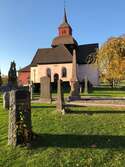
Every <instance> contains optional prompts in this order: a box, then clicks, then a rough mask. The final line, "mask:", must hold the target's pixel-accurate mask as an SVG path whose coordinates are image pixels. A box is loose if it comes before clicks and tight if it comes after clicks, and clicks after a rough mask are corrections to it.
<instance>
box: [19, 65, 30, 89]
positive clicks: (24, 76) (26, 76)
mask: <svg viewBox="0 0 125 167" xmlns="http://www.w3.org/2000/svg"><path fill="white" fill-rule="evenodd" d="M29 80H30V65H28V66H26V67H24V68H22V69H20V70H19V71H18V82H19V84H20V85H23V86H27V85H28V83H29Z"/></svg>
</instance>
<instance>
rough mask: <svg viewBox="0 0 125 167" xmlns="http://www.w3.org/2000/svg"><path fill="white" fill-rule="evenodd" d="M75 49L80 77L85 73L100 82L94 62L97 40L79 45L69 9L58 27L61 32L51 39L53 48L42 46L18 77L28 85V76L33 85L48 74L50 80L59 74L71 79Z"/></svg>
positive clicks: (92, 82)
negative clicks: (69, 17) (71, 23)
mask: <svg viewBox="0 0 125 167" xmlns="http://www.w3.org/2000/svg"><path fill="white" fill-rule="evenodd" d="M74 49H75V50H76V58H77V77H78V81H79V82H82V81H83V80H84V78H85V76H87V77H88V80H89V82H90V83H91V84H92V85H93V86H97V85H98V84H99V72H98V69H97V66H96V65H95V55H96V51H97V49H98V43H93V44H83V45H79V44H78V42H77V41H76V40H75V38H74V37H73V35H72V27H71V26H70V24H69V22H68V19H67V14H66V10H65V9H64V18H63V21H62V23H61V24H60V26H59V27H58V35H57V37H55V38H54V39H53V40H52V43H51V47H50V48H39V49H38V50H37V51H36V54H35V56H34V57H33V60H32V62H31V64H30V65H28V66H26V67H24V68H23V69H21V70H19V71H18V80H19V82H20V83H21V84H22V85H27V84H28V82H29V80H30V81H32V82H33V84H34V85H40V78H41V77H43V76H49V77H50V78H51V83H54V82H56V81H57V79H58V78H60V79H61V80H62V81H63V82H64V83H69V82H70V80H71V76H72V60H73V50H74Z"/></svg>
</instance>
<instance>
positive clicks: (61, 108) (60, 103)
mask: <svg viewBox="0 0 125 167" xmlns="http://www.w3.org/2000/svg"><path fill="white" fill-rule="evenodd" d="M56 110H57V111H58V112H62V113H64V112H65V104H64V94H63V90H62V80H61V79H59V80H58V88H57V101H56Z"/></svg>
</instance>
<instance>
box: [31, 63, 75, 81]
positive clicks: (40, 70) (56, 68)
mask: <svg viewBox="0 0 125 167" xmlns="http://www.w3.org/2000/svg"><path fill="white" fill-rule="evenodd" d="M63 67H65V68H66V69H67V77H61V71H62V68H63ZM47 68H50V69H51V82H53V81H54V74H56V73H57V74H58V75H59V78H60V79H62V80H63V81H69V80H70V79H71V75H72V63H66V64H45V65H37V67H31V80H32V81H33V82H34V83H40V78H41V77H43V76H46V71H47ZM34 70H36V77H35V80H34Z"/></svg>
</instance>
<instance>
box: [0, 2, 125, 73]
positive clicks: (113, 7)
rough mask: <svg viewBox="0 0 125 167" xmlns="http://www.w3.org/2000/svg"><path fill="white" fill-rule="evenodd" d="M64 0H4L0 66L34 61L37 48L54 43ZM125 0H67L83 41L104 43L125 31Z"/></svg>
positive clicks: (0, 8) (0, 11) (76, 34)
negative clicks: (13, 62) (12, 62)
mask: <svg viewBox="0 0 125 167" xmlns="http://www.w3.org/2000/svg"><path fill="white" fill-rule="evenodd" d="M63 7H64V1H63V0H0V69H1V71H2V73H4V74H7V72H8V69H9V65H10V62H11V61H13V60H15V62H16V64H17V69H19V67H23V66H25V65H28V64H30V62H31V61H32V58H33V56H34V55H35V52H36V50H37V48H45V47H50V46H51V42H52V39H53V38H54V37H55V36H56V35H57V28H58V26H59V24H60V23H61V22H62V19H63V10H64V9H63ZM124 8H125V0H66V10H67V16H68V20H69V23H70V25H71V26H72V28H73V36H74V37H75V39H76V40H77V41H78V43H79V44H86V43H95V42H98V43H99V44H102V43H103V42H105V41H106V40H107V38H109V37H111V36H118V35H122V34H125V21H124V18H125V9H124Z"/></svg>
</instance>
